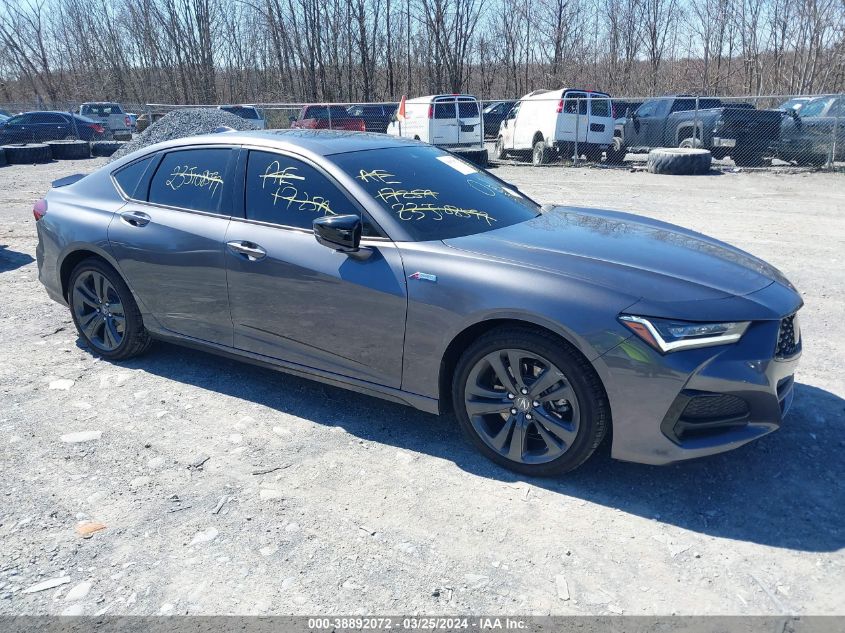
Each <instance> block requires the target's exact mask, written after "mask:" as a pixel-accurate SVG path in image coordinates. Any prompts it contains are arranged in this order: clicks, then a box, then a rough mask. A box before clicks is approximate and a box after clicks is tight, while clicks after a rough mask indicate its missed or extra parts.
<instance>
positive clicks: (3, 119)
mask: <svg viewBox="0 0 845 633" xmlns="http://www.w3.org/2000/svg"><path fill="white" fill-rule="evenodd" d="M11 118H12V117H11V115H9V116H6V115H5V114H0V123H5V122H6V121H8V120H9V119H11Z"/></svg>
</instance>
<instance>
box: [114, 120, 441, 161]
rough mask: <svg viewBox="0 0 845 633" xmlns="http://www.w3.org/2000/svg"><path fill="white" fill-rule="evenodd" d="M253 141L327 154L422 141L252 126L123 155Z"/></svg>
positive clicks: (304, 151) (302, 151)
mask: <svg viewBox="0 0 845 633" xmlns="http://www.w3.org/2000/svg"><path fill="white" fill-rule="evenodd" d="M220 144H226V145H229V144H231V145H253V146H257V147H266V148H268V149H286V150H290V151H293V152H295V153H300V154H310V155H312V156H317V157H319V156H331V155H333V154H345V153H347V152H360V151H364V150H371V149H388V148H391V147H407V146H409V145H425V143H422V142H421V141H416V140H413V139H409V138H404V137H397V136H388V135H387V134H376V133H370V132H351V131H350V132H347V131H343V130H296V129H294V130H255V131H246V132H239V131H236V130H233V131H230V132H218V133H214V134H203V135H201V136H189V137H185V138H179V139H173V140H170V141H165V142H163V143H156V144H155V145H149V146H147V147H145V148H143V149H141V150H138V151H137V152H133V153H132V154H130V155H128V156H126V157H125V158H130V157H131V158H132V159H133V160H134V159H135V158H138V157H140V156H142V155H144V154H147V153H152V152H156V151H161V150H165V149H173V148H185V149H190V148H192V147H199V146H202V145H220ZM126 162H130V161H129V160H125V159H123V158H122V159H121V160H120V161H115V163H114V165H115V166H118V164H120V165H122V164H124V163H126Z"/></svg>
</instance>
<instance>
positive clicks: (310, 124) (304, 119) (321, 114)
mask: <svg viewBox="0 0 845 633" xmlns="http://www.w3.org/2000/svg"><path fill="white" fill-rule="evenodd" d="M290 126H291V128H295V129H304V130H351V131H353V132H366V131H367V126H366V124H365V123H364V119H360V118H357V117H353V116H352V115H350V114H349V112H347V110H346V108H344V107H343V106H340V105H307V106H304V107H303V108H302V110H301V111H300V112H299V116H298V117H291V118H290Z"/></svg>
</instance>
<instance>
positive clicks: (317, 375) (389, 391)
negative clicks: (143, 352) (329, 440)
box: [150, 331, 440, 415]
mask: <svg viewBox="0 0 845 633" xmlns="http://www.w3.org/2000/svg"><path fill="white" fill-rule="evenodd" d="M150 334H151V335H152V336H153V338H155V339H157V340H160V341H165V342H167V343H173V344H176V345H182V346H184V347H190V348H192V349H196V350H199V351H202V352H209V353H211V354H216V355H218V356H224V357H226V358H231V359H232V360H238V361H243V362H247V363H251V364H253V365H258V366H260V367H266V368H267V369H274V370H276V371H281V372H284V373H286V374H292V375H294V376H300V377H301V378H308V379H310V380H316V381H318V382H322V383H325V384H327V385H332V386H334V387H340V388H342V389H349V390H351V391H355V392H357V393H362V394H364V395H368V396H374V397H376V398H381V399H383V400H390V401H391V402H398V403H399V404H404V405H407V406H409V407H414V408H415V409H419V410H420V411H425V412H426V413H433V414H435V415H438V414H439V413H440V402H439V400H438V399H437V398H429V397H428V396H421V395H419V394H416V393H411V392H409V391H402V390H401V389H395V388H393V387H385V386H384V385H379V384H376V383H373V382H368V381H366V380H358V379H356V378H350V377H348V376H342V375H340V374H335V373H332V372H329V371H324V370H321V369H315V368H314V367H309V366H307V365H299V364H297V363H290V362H288V361H284V360H278V359H276V358H271V357H269V356H262V355H261V354H255V353H253V352H247V351H244V350H236V349H234V348H231V347H226V346H225V345H219V344H217V343H210V342H208V341H201V340H199V339H194V338H191V337H187V336H180V335H179V334H173V333H172V332H161V331H150Z"/></svg>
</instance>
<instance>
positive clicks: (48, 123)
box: [32, 112, 73, 142]
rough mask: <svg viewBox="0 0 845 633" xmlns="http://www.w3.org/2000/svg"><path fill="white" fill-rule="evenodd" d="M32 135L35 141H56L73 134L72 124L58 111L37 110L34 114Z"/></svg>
mask: <svg viewBox="0 0 845 633" xmlns="http://www.w3.org/2000/svg"><path fill="white" fill-rule="evenodd" d="M32 131H33V133H32V136H33V139H34V140H35V141H38V142H43V141H55V140H59V139H63V138H67V137H68V136H72V135H73V133H72V130H71V125H70V123H69V121H68V119H67V117H65V116H64V115H61V114H59V113H57V112H36V113H34V114H33V115H32Z"/></svg>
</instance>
